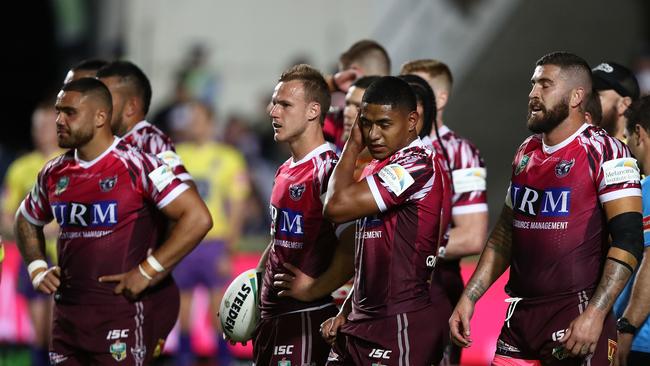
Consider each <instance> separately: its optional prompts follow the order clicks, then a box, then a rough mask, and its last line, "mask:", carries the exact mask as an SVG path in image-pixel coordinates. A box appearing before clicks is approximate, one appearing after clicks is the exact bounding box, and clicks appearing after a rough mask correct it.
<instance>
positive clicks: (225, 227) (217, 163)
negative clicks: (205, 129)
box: [176, 142, 250, 239]
mask: <svg viewBox="0 0 650 366" xmlns="http://www.w3.org/2000/svg"><path fill="white" fill-rule="evenodd" d="M176 151H177V152H178V155H179V156H180V157H181V159H182V160H183V162H184V163H185V167H187V168H188V169H189V170H190V171H191V172H192V180H193V181H194V184H195V185H196V188H197V190H198V192H199V195H201V198H202V199H203V201H204V202H205V203H206V205H207V206H208V209H209V210H210V214H211V215H212V222H213V226H212V229H210V231H209V232H208V234H207V235H206V239H225V238H227V237H228V236H229V235H230V225H229V224H230V222H229V220H228V217H229V210H230V203H232V202H241V201H244V200H245V199H246V198H247V197H248V195H249V192H250V186H249V184H248V178H247V171H246V161H245V160H244V157H243V156H242V154H241V153H240V152H239V151H237V150H235V149H233V148H231V147H229V146H227V145H224V144H220V143H217V142H211V143H207V144H203V145H197V144H190V143H183V144H179V145H178V146H177V149H176Z"/></svg>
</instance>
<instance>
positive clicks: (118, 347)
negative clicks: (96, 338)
mask: <svg viewBox="0 0 650 366" xmlns="http://www.w3.org/2000/svg"><path fill="white" fill-rule="evenodd" d="M109 351H110V352H111V356H113V359H114V360H115V361H117V362H120V361H124V359H125V358H126V343H124V342H120V341H119V340H117V341H115V343H113V344H111V347H110V348H109Z"/></svg>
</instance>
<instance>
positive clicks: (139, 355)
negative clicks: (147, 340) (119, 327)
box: [131, 346, 147, 362]
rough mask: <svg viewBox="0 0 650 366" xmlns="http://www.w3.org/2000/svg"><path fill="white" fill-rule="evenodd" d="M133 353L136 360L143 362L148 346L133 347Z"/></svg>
mask: <svg viewBox="0 0 650 366" xmlns="http://www.w3.org/2000/svg"><path fill="white" fill-rule="evenodd" d="M131 354H132V355H133V358H135V361H136V362H142V361H144V356H145V355H146V354H147V347H145V346H141V347H131Z"/></svg>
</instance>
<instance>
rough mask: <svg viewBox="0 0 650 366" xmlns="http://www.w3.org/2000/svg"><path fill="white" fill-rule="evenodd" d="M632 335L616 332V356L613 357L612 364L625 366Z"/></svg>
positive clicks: (630, 347)
mask: <svg viewBox="0 0 650 366" xmlns="http://www.w3.org/2000/svg"><path fill="white" fill-rule="evenodd" d="M633 339H634V335H633V334H630V333H620V332H619V333H618V339H617V341H616V357H614V366H627V358H628V357H629V356H630V350H631V349H632V340H633Z"/></svg>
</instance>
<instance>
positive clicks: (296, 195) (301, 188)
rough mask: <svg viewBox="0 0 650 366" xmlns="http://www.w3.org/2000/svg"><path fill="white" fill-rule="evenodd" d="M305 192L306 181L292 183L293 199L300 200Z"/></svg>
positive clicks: (290, 191) (290, 190)
mask: <svg viewBox="0 0 650 366" xmlns="http://www.w3.org/2000/svg"><path fill="white" fill-rule="evenodd" d="M303 193H305V183H300V184H292V185H290V186H289V197H291V199H292V200H294V201H298V200H299V199H300V198H302V194H303Z"/></svg>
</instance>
